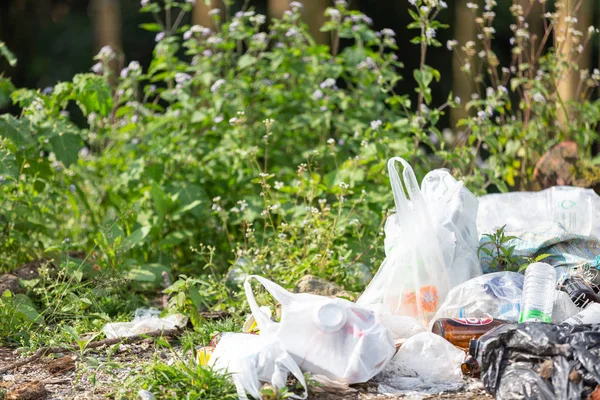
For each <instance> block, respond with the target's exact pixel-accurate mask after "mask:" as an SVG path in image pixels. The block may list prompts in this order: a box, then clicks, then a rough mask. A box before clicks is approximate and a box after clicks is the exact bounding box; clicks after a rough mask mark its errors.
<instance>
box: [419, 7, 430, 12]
mask: <svg viewBox="0 0 600 400" xmlns="http://www.w3.org/2000/svg"><path fill="white" fill-rule="evenodd" d="M421 12H422V13H423V14H429V7H427V6H422V7H421Z"/></svg>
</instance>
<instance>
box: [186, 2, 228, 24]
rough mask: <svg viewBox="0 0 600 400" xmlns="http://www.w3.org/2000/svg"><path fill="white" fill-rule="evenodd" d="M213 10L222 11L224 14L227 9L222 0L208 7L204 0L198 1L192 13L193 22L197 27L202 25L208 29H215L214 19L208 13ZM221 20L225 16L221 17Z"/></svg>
mask: <svg viewBox="0 0 600 400" xmlns="http://www.w3.org/2000/svg"><path fill="white" fill-rule="evenodd" d="M213 8H218V9H220V10H221V14H222V13H223V10H224V8H225V7H224V6H223V2H222V1H220V0H217V1H212V2H211V5H210V6H207V5H206V4H205V3H204V0H198V1H196V5H195V6H194V10H193V11H192V22H193V23H194V24H195V25H202V26H205V27H207V28H211V29H214V28H215V24H214V23H213V19H212V17H211V16H210V15H208V12H209V11H210V10H212V9H213ZM221 18H223V15H221Z"/></svg>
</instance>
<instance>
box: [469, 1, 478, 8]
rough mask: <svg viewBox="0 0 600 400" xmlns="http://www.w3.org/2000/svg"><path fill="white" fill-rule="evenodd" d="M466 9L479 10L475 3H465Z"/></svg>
mask: <svg viewBox="0 0 600 400" xmlns="http://www.w3.org/2000/svg"><path fill="white" fill-rule="evenodd" d="M467 8H469V9H471V10H477V9H478V8H479V6H478V5H477V4H475V3H471V2H469V3H467Z"/></svg>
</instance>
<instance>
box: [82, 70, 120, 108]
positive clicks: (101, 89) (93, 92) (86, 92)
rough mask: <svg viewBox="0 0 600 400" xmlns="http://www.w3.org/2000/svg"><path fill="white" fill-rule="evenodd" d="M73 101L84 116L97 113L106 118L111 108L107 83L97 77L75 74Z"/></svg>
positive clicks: (111, 103)
mask: <svg viewBox="0 0 600 400" xmlns="http://www.w3.org/2000/svg"><path fill="white" fill-rule="evenodd" d="M73 89H74V91H75V99H76V100H77V103H78V104H79V106H80V108H81V110H82V111H83V113H84V114H85V115H88V114H90V113H92V112H97V113H99V114H101V115H103V116H107V115H108V114H109V113H110V110H111V109H112V106H113V98H112V93H111V90H110V87H109V86H108V82H106V80H105V79H104V78H103V77H101V76H98V75H94V74H77V75H75V76H74V77H73Z"/></svg>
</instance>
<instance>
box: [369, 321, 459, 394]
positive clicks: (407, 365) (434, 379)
mask: <svg viewBox="0 0 600 400" xmlns="http://www.w3.org/2000/svg"><path fill="white" fill-rule="evenodd" d="M464 358H465V353H464V352H463V351H461V350H458V349H457V348H456V347H454V346H453V345H452V344H451V343H450V342H448V341H447V340H445V339H444V338H442V337H441V336H438V335H436V334H433V333H431V332H422V333H419V334H418V335H415V336H413V337H411V338H410V339H408V340H407V341H406V342H405V343H404V344H403V345H402V347H400V349H399V350H398V353H396V355H395V356H394V358H393V359H392V361H391V362H390V363H389V364H388V365H387V367H386V368H385V370H384V371H383V372H382V373H381V374H380V375H378V376H377V377H376V378H375V379H376V381H378V382H379V388H378V392H379V393H381V394H392V395H395V394H402V393H406V392H411V391H412V392H414V391H419V392H427V393H439V392H442V391H446V390H458V389H460V388H461V387H462V386H463V385H464V381H463V377H462V373H461V370H460V365H461V363H462V362H463V360H464Z"/></svg>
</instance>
